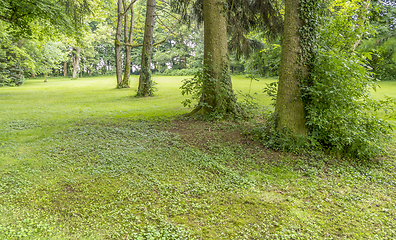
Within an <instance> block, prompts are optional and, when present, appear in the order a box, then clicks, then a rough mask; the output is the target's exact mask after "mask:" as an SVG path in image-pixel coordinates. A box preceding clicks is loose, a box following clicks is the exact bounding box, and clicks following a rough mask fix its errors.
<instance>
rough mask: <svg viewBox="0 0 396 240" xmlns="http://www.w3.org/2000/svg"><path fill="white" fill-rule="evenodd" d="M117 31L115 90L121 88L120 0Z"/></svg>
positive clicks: (119, 3)
mask: <svg viewBox="0 0 396 240" xmlns="http://www.w3.org/2000/svg"><path fill="white" fill-rule="evenodd" d="M117 9H118V10H117V11H118V15H117V29H116V37H115V63H116V77H117V88H123V82H122V58H121V47H122V45H121V34H122V19H123V14H122V13H123V12H122V0H118V2H117Z"/></svg>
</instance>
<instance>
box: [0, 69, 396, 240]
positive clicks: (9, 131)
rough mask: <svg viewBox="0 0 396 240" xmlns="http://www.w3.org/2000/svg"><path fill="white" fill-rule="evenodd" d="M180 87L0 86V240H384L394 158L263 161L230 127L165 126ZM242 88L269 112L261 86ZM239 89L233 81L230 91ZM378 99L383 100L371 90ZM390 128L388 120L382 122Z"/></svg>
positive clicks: (265, 154)
mask: <svg viewBox="0 0 396 240" xmlns="http://www.w3.org/2000/svg"><path fill="white" fill-rule="evenodd" d="M184 78H185V77H162V76H154V80H155V81H156V82H157V83H158V85H157V87H158V89H159V91H158V92H156V97H148V98H135V97H133V96H134V95H135V93H136V88H137V77H136V76H135V77H133V78H132V81H131V88H130V89H115V77H97V78H81V79H78V80H70V79H66V78H58V79H49V81H48V82H47V83H44V82H43V79H35V80H28V81H27V82H26V83H25V84H24V85H23V86H21V87H15V88H9V87H6V88H0V113H1V114H0V176H1V179H0V239H395V238H396V172H395V168H396V159H395V157H394V156H393V151H392V147H391V149H390V150H391V153H392V154H391V155H390V156H387V157H382V158H378V159H372V161H371V162H370V163H367V162H359V161H353V160H337V159H333V158H330V157H326V156H322V155H315V156H295V155H291V154H286V153H279V152H273V151H269V150H267V149H265V148H264V147H263V146H261V145H260V144H258V143H255V142H252V141H250V140H249V139H248V138H246V137H245V136H244V135H243V124H237V123H233V122H215V123H210V122H196V121H192V120H190V121H179V120H174V118H173V117H174V116H178V115H181V114H184V113H187V112H188V111H190V110H191V109H185V108H183V107H182V105H181V104H180V102H181V101H182V100H183V99H184V98H185V97H183V96H182V95H181V94H180V90H179V87H180V85H181V80H182V79H184ZM272 81H274V80H270V79H261V80H260V81H259V82H256V81H253V82H252V89H251V93H254V92H258V93H260V94H259V95H257V98H258V99H259V103H260V105H261V106H262V107H264V108H266V107H267V108H269V104H270V99H269V97H267V96H264V95H263V94H261V93H262V89H263V88H264V86H265V83H270V82H272ZM249 85H250V80H249V79H246V78H244V77H242V76H238V77H233V86H234V87H235V89H238V90H241V91H243V92H244V93H246V92H248V91H249ZM380 85H381V88H380V89H378V91H377V92H375V93H373V96H374V97H375V98H377V99H382V98H383V97H384V96H385V95H388V96H390V97H396V83H393V82H381V83H380ZM390 117H391V119H392V120H394V119H396V118H395V116H390Z"/></svg>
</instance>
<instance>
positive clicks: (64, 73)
mask: <svg viewBox="0 0 396 240" xmlns="http://www.w3.org/2000/svg"><path fill="white" fill-rule="evenodd" d="M63 76H64V77H67V62H66V61H65V62H64V63H63Z"/></svg>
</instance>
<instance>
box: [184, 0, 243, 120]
mask: <svg viewBox="0 0 396 240" xmlns="http://www.w3.org/2000/svg"><path fill="white" fill-rule="evenodd" d="M203 17H204V69H203V82H202V96H201V99H200V103H199V104H198V107H197V108H195V109H194V110H193V111H192V112H191V115H194V114H199V115H206V114H211V113H214V112H216V113H217V114H219V116H220V115H221V116H224V115H225V114H234V113H236V104H235V103H236V97H235V94H234V93H233V90H232V82H231V77H230V75H229V63H228V57H227V19H226V16H225V12H224V5H223V3H222V2H221V1H219V0H204V1H203Z"/></svg>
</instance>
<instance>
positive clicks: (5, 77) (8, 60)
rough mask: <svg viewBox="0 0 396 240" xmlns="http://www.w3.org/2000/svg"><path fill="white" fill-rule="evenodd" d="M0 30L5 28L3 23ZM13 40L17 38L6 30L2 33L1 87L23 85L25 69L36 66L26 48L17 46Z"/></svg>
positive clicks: (0, 46) (0, 52)
mask: <svg viewBox="0 0 396 240" xmlns="http://www.w3.org/2000/svg"><path fill="white" fill-rule="evenodd" d="M0 30H4V25H3V24H1V23H0ZM13 41H15V39H13V38H12V37H11V36H9V35H8V34H7V33H6V32H2V33H0V87H2V86H19V85H22V84H23V82H24V79H25V78H24V70H25V69H29V68H30V69H34V67H35V65H34V62H33V60H32V59H31V57H30V56H29V55H28V54H27V52H26V50H25V49H23V48H19V47H18V46H16V43H13Z"/></svg>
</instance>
